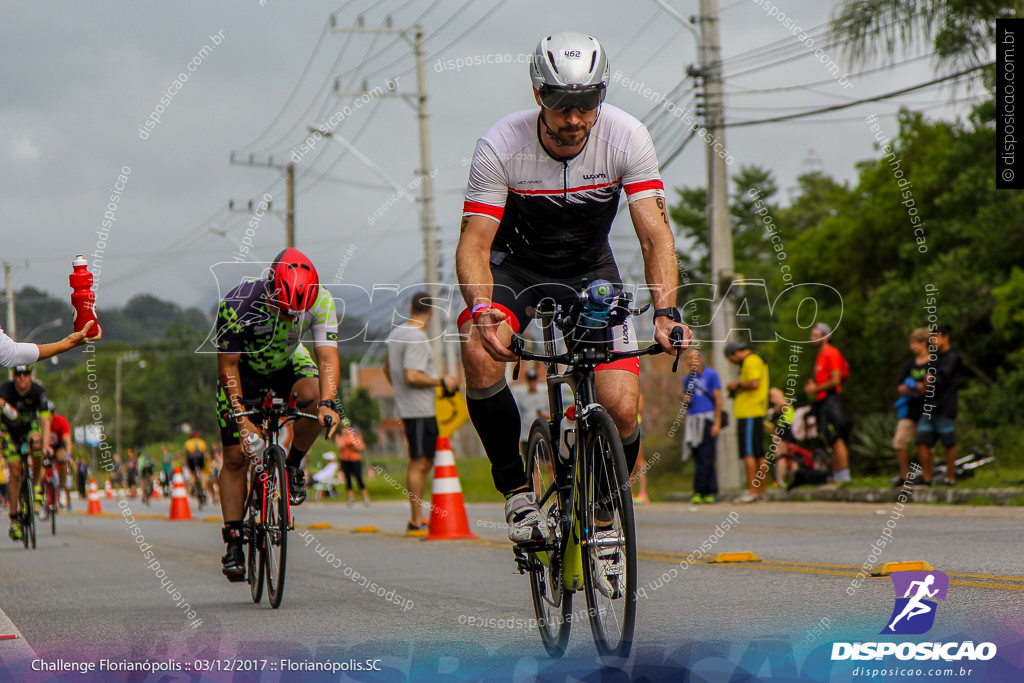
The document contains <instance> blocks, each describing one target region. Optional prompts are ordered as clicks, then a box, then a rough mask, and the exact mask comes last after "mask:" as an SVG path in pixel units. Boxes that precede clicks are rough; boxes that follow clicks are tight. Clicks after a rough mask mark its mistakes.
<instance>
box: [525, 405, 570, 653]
mask: <svg viewBox="0 0 1024 683" xmlns="http://www.w3.org/2000/svg"><path fill="white" fill-rule="evenodd" d="M556 453H557V447H556V446H555V445H554V444H553V443H552V442H551V430H550V428H549V427H548V421H547V420H545V419H544V418H537V420H536V421H534V423H533V426H532V427H531V428H530V438H529V441H527V445H526V456H525V457H526V478H527V481H528V483H529V484H530V487H531V489H532V490H533V492H534V495H535V496H536V497H537V505H538V507H539V508H540V509H541V511H542V512H543V513H544V514H545V515H546V516H547V518H548V519H549V520H554V521H555V522H556V524H555V525H554V527H553V532H554V540H553V541H552V542H551V543H550V544H549V546H548V547H549V549H547V550H542V551H540V552H536V553H528V555H529V556H530V558H531V559H533V560H536V562H535V563H534V567H535V568H534V569H533V570H531V571H530V592H531V593H532V594H533V610H534V613H535V614H536V615H537V628H538V629H539V630H540V639H541V641H542V642H543V643H544V649H545V650H547V653H548V654H549V655H550V656H552V657H561V656H562V655H563V654H564V653H565V647H566V644H567V643H568V642H569V629H570V626H571V625H572V622H571V618H567V617H568V615H569V613H570V611H571V610H572V592H571V591H568V590H564V589H563V587H562V567H561V543H560V542H559V539H560V536H561V531H560V530H561V527H562V524H561V522H560V520H561V519H562V515H563V514H564V508H563V504H562V501H561V499H560V495H559V491H558V490H557V488H556V486H555V484H556V479H555V467H556V466H557V465H558V463H556V462H555V458H557V457H558V456H557V455H556Z"/></svg>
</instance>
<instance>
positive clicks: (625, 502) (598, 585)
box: [577, 408, 636, 657]
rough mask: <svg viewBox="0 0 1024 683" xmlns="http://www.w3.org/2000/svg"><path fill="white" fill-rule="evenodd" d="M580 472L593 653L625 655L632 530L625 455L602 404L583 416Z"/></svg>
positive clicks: (632, 613) (629, 636) (631, 616)
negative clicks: (594, 649) (583, 426)
mask: <svg viewBox="0 0 1024 683" xmlns="http://www.w3.org/2000/svg"><path fill="white" fill-rule="evenodd" d="M586 419H587V430H586V440H585V443H584V444H583V446H584V452H583V458H582V463H581V464H582V465H583V467H582V469H581V470H580V472H579V473H578V474H577V476H582V477H583V480H582V483H583V486H582V497H583V499H582V501H581V507H582V509H583V519H582V520H581V522H582V526H583V543H584V547H583V565H584V574H585V575H586V582H585V590H586V596H587V612H588V616H589V617H590V628H591V630H592V631H593V634H594V644H595V645H596V646H597V651H598V654H600V655H602V656H610V657H627V656H628V655H629V651H630V649H631V648H632V646H633V629H634V626H635V621H636V536H635V529H634V526H633V498H632V492H631V487H630V482H629V476H628V473H627V472H626V458H625V455H624V454H623V452H622V442H621V441H620V440H619V433H618V431H617V430H616V429H615V424H614V423H613V422H612V419H611V418H610V417H609V416H608V413H606V412H605V411H604V409H600V408H599V409H596V410H593V411H591V412H590V414H589V415H588V416H587V418H586Z"/></svg>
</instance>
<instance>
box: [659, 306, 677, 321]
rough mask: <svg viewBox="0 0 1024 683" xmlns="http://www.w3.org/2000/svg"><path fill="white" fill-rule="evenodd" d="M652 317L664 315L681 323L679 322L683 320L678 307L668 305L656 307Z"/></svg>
mask: <svg viewBox="0 0 1024 683" xmlns="http://www.w3.org/2000/svg"><path fill="white" fill-rule="evenodd" d="M654 317H655V318H659V317H665V318H668V319H669V320H671V321H672V322H674V323H681V322H683V316H681V315H679V309H678V308H676V307H675V306H670V307H668V308H658V309H656V310H655V311H654Z"/></svg>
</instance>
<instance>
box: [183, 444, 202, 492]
mask: <svg viewBox="0 0 1024 683" xmlns="http://www.w3.org/2000/svg"><path fill="white" fill-rule="evenodd" d="M185 463H186V464H187V465H188V471H189V472H190V473H191V475H192V486H193V487H194V488H193V490H194V491H197V492H198V491H202V489H203V470H204V469H206V442H205V441H203V438H202V437H201V436H200V435H199V432H192V435H191V436H190V437H189V438H188V440H186V441H185ZM198 495H199V494H198V493H196V496H198Z"/></svg>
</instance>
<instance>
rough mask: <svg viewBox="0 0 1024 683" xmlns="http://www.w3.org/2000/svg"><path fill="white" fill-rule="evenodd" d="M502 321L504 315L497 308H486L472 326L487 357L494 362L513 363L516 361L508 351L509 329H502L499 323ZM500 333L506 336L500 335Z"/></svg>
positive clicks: (514, 356) (510, 337)
mask: <svg viewBox="0 0 1024 683" xmlns="http://www.w3.org/2000/svg"><path fill="white" fill-rule="evenodd" d="M504 320H505V314H504V313H503V312H502V311H499V310H498V309H497V308H488V309H487V310H485V311H483V312H482V313H481V314H480V316H479V317H478V318H477V320H476V322H475V323H473V326H474V327H475V328H476V331H477V333H478V334H479V335H480V342H481V343H482V344H483V347H484V351H486V352H487V355H489V356H490V357H491V358H493V359H494V360H496V361H501V362H505V363H514V362H515V361H516V360H518V359H517V357H516V355H515V354H514V353H512V352H511V351H509V349H508V346H509V343H511V341H512V335H511V328H509V327H507V326H506V327H504V328H503V327H502V325H501V323H502V322H504ZM502 331H504V332H506V334H501V333H502Z"/></svg>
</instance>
